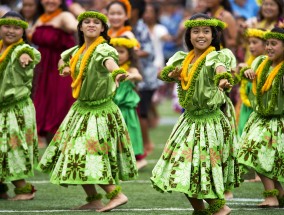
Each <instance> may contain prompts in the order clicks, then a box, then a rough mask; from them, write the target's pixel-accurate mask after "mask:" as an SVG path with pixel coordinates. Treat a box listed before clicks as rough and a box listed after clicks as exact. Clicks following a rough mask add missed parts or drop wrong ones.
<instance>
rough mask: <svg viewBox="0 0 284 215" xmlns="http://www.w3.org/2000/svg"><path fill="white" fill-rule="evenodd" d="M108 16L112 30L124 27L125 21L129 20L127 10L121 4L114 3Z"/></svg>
mask: <svg viewBox="0 0 284 215" xmlns="http://www.w3.org/2000/svg"><path fill="white" fill-rule="evenodd" d="M107 16H108V19H109V23H110V26H111V27H112V28H121V27H123V26H124V23H125V21H126V20H127V19H128V17H127V13H126V11H125V9H124V8H123V6H122V5H121V4H119V3H114V4H112V5H111V6H110V7H109V9H108V11H107Z"/></svg>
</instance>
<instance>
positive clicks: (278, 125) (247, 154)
mask: <svg viewBox="0 0 284 215" xmlns="http://www.w3.org/2000/svg"><path fill="white" fill-rule="evenodd" d="M240 143H241V148H240V151H239V154H238V161H239V163H240V169H241V171H242V172H244V173H245V172H247V170H248V167H251V168H253V169H254V170H255V171H256V172H258V173H261V174H262V175H264V176H266V177H268V178H271V179H274V180H277V181H282V182H284V116H279V117H271V118H264V117H261V116H260V115H259V114H257V113H256V112H253V113H252V114H251V115H250V118H249V120H248V122H247V124H246V126H245V128H244V132H243V134H242V137H241V142H240Z"/></svg>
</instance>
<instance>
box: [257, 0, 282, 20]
mask: <svg viewBox="0 0 284 215" xmlns="http://www.w3.org/2000/svg"><path fill="white" fill-rule="evenodd" d="M261 14H262V15H263V17H264V18H265V19H270V20H275V19H277V18H278V16H279V8H278V5H277V3H276V2H275V1H274V0H263V2H262V5H261Z"/></svg>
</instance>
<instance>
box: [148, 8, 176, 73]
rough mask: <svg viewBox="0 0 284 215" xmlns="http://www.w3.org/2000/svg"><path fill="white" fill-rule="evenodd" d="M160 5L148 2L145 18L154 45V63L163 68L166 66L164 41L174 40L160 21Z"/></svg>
mask: <svg viewBox="0 0 284 215" xmlns="http://www.w3.org/2000/svg"><path fill="white" fill-rule="evenodd" d="M159 14H160V7H159V5H158V4H147V5H146V9H145V13H144V15H143V20H144V22H145V24H146V25H147V27H148V30H149V33H150V38H151V40H152V43H153V45H154V52H155V60H154V65H155V66H156V67H157V68H158V69H159V70H161V69H162V68H164V66H165V58H164V53H163V47H164V42H166V41H167V42H168V41H172V37H171V35H170V34H169V31H168V29H167V28H166V27H165V26H164V25H162V24H160V23H159V21H158V16H159Z"/></svg>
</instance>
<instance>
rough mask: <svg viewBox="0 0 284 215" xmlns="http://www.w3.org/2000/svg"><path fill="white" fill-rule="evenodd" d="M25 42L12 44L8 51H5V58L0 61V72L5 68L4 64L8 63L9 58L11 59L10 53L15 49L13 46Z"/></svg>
mask: <svg viewBox="0 0 284 215" xmlns="http://www.w3.org/2000/svg"><path fill="white" fill-rule="evenodd" d="M23 44H25V42H21V43H19V44H17V45H14V46H13V47H12V48H11V49H10V51H9V52H8V53H7V56H6V57H5V59H4V60H3V61H2V62H1V63H0V72H2V71H4V70H5V69H6V66H7V65H8V63H9V60H11V55H12V53H13V51H14V50H15V48H16V47H17V46H19V45H23Z"/></svg>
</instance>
